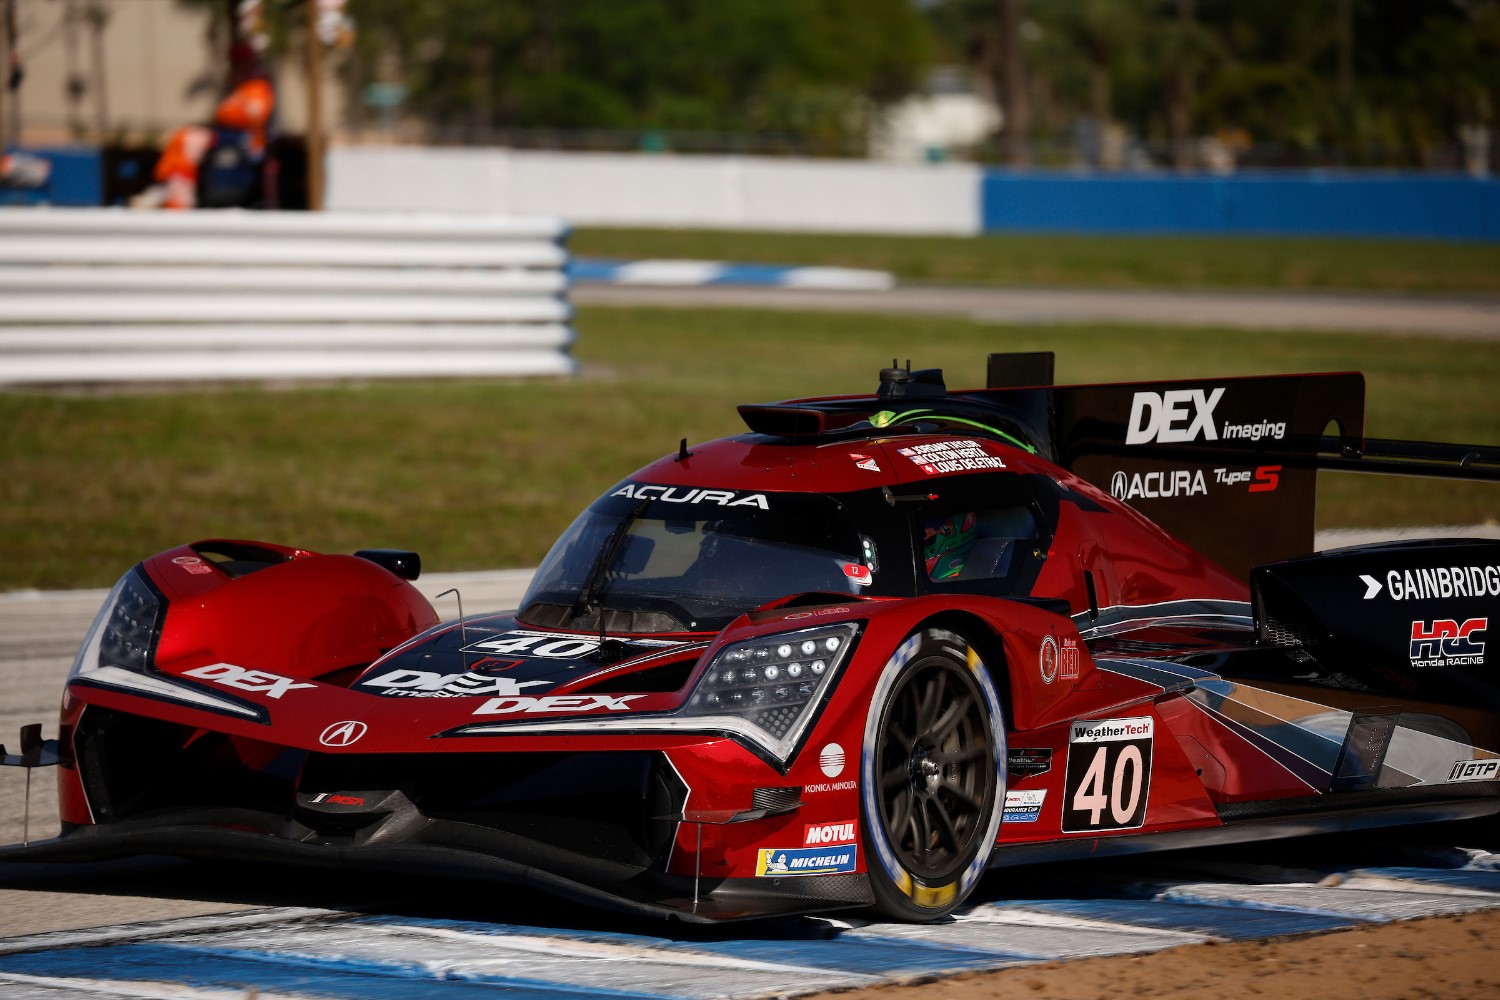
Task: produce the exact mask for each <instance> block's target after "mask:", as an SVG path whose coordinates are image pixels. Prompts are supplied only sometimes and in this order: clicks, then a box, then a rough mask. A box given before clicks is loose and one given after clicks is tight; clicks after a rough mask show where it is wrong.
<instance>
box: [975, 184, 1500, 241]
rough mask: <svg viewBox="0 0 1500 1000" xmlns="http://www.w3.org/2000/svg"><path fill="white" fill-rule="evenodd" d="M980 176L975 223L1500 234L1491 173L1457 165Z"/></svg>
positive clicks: (1101, 229)
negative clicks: (1471, 172)
mask: <svg viewBox="0 0 1500 1000" xmlns="http://www.w3.org/2000/svg"><path fill="white" fill-rule="evenodd" d="M981 183H982V189H981V198H982V209H981V212H982V216H981V225H982V227H983V229H984V231H985V232H997V231H1013V232H1048V231H1050V232H1075V233H1076V232H1092V233H1222V234H1226V235H1227V234H1236V233H1263V234H1278V233H1279V234H1287V235H1302V236H1309V235H1323V236H1407V237H1426V238H1431V239H1451V240H1500V181H1496V180H1489V179H1485V180H1479V179H1475V178H1472V177H1465V176H1458V175H1446V176H1444V175H1440V176H1433V175H1430V174H1421V175H1418V174H1353V173H1332V172H1307V173H1264V174H1257V173H1246V174H1235V175H1232V176H1225V177H1217V176H1200V175H1186V176H1179V175H1174V174H1161V175H1156V174H1082V173H1079V174H1073V173H1043V172H1033V171H1011V170H991V171H987V172H986V173H985V175H984V179H983V181H982V182H981Z"/></svg>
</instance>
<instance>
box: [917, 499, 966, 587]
mask: <svg viewBox="0 0 1500 1000" xmlns="http://www.w3.org/2000/svg"><path fill="white" fill-rule="evenodd" d="M978 539H979V524H978V518H977V517H976V516H975V514H974V512H973V511H967V512H965V513H962V514H944V515H943V516H942V517H936V518H933V519H932V520H930V521H927V522H926V523H925V524H924V525H923V527H922V556H923V558H924V559H925V560H926V562H927V578H928V579H929V580H951V579H953V578H954V577H956V576H958V575H959V574H960V573H962V572H963V569H964V560H965V559H967V558H968V555H969V550H970V549H972V548H973V547H974V543H975V542H976V541H978Z"/></svg>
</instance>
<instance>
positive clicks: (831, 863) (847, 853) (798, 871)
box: [755, 845, 854, 878]
mask: <svg viewBox="0 0 1500 1000" xmlns="http://www.w3.org/2000/svg"><path fill="white" fill-rule="evenodd" d="M852 871H854V847H853V845H850V846H849V847H834V848H828V847H803V848H793V847H786V848H782V847H763V848H761V849H760V852H759V856H758V857H757V858H756V861H755V874H756V875H760V876H768V877H772V878H776V877H781V876H786V875H834V874H837V873H839V872H852Z"/></svg>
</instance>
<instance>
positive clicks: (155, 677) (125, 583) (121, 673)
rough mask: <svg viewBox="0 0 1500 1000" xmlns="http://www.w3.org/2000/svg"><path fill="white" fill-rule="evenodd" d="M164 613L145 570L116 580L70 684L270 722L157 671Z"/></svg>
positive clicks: (262, 712) (250, 708) (256, 708)
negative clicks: (166, 699)
mask: <svg viewBox="0 0 1500 1000" xmlns="http://www.w3.org/2000/svg"><path fill="white" fill-rule="evenodd" d="M166 613H167V601H166V598H164V597H162V596H161V594H160V593H158V592H157V590H156V588H155V587H153V586H151V584H150V582H149V581H148V580H147V578H146V575H145V571H144V570H143V569H141V568H140V567H136V568H135V569H132V570H131V571H130V572H128V573H126V574H125V575H124V576H122V577H120V580H119V582H118V583H116V584H115V588H114V589H113V590H111V591H110V592H109V597H107V598H106V599H105V601H104V606H103V607H102V608H100V609H99V614H98V615H97V616H96V617H95V618H94V624H93V626H92V627H90V628H89V633H88V636H87V638H85V639H84V640H83V648H82V649H80V650H79V651H78V657H77V659H75V660H74V661H73V673H72V675H71V676H70V677H69V678H68V682H69V683H70V684H81V685H84V686H86V687H104V688H112V689H114V690H116V691H128V692H130V693H132V694H141V695H146V696H148V697H152V698H168V699H171V700H172V701H177V702H182V703H184V704H188V705H195V706H197V707H199V708H205V709H208V710H209V711H212V712H219V713H222V714H225V715H234V716H239V717H241V718H247V719H252V720H254V721H256V722H263V723H264V722H269V721H270V714H269V713H268V712H267V711H266V709H265V707H264V706H262V705H255V704H251V703H249V702H247V701H242V700H238V699H235V698H232V697H228V696H225V695H220V694H219V693H217V692H215V691H208V690H205V689H204V686H203V685H199V684H188V683H185V682H183V681H181V680H178V679H176V678H174V677H171V676H168V675H165V674H162V673H159V672H158V671H157V670H156V663H155V652H156V640H157V638H158V637H159V636H160V634H161V628H162V624H163V622H164V619H165V618H166Z"/></svg>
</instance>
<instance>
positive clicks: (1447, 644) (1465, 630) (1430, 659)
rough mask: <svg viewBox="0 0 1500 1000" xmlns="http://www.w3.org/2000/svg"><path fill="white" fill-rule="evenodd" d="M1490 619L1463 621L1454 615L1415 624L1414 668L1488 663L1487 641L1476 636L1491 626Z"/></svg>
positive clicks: (1479, 665)
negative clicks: (1457, 619)
mask: <svg viewBox="0 0 1500 1000" xmlns="http://www.w3.org/2000/svg"><path fill="white" fill-rule="evenodd" d="M1489 624H1490V620H1489V619H1488V618H1470V619H1469V620H1468V621H1466V622H1463V623H1462V624H1460V623H1459V622H1456V621H1454V620H1453V619H1451V618H1448V619H1444V618H1439V619H1438V620H1436V621H1433V622H1425V621H1422V622H1412V623H1411V665H1412V666H1414V667H1481V666H1484V643H1483V642H1482V641H1480V640H1479V639H1476V638H1474V636H1475V634H1476V633H1482V632H1484V631H1485V629H1487V628H1488V627H1489Z"/></svg>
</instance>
